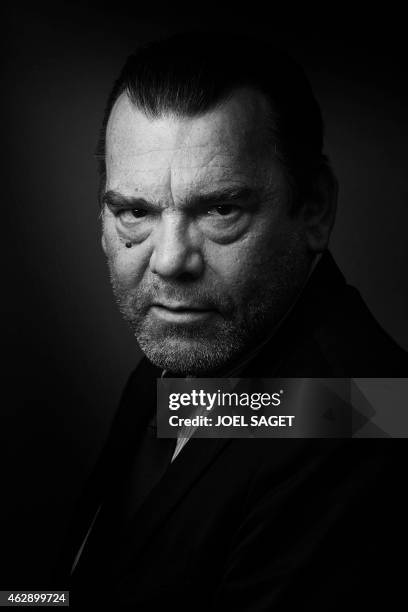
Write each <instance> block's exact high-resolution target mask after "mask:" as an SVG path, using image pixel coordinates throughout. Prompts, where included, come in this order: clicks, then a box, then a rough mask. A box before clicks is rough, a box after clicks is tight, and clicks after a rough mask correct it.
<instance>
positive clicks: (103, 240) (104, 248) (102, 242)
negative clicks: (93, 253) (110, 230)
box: [101, 233, 107, 255]
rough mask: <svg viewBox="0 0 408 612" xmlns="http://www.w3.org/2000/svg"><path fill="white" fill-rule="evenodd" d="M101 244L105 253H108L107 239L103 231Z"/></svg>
mask: <svg viewBox="0 0 408 612" xmlns="http://www.w3.org/2000/svg"><path fill="white" fill-rule="evenodd" d="M101 244H102V249H103V252H104V253H105V255H107V252H106V251H107V248H106V240H105V234H104V233H102V239H101Z"/></svg>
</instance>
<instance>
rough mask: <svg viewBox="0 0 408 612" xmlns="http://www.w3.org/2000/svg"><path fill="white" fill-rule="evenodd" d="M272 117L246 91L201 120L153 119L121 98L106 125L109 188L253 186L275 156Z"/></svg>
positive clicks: (258, 97) (257, 97)
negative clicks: (271, 139)
mask: <svg viewBox="0 0 408 612" xmlns="http://www.w3.org/2000/svg"><path fill="white" fill-rule="evenodd" d="M268 113H269V106H268V103H267V101H266V99H265V98H264V97H263V96H262V94H258V93H257V92H252V91H250V90H245V89H243V90H238V91H237V92H235V93H234V94H233V95H232V96H231V98H230V99H229V100H227V101H226V102H224V103H223V104H221V105H220V106H219V107H217V108H215V109H214V110H211V111H209V112H208V113H205V114H203V115H200V116H197V117H180V116H176V115H175V114H166V115H164V116H162V117H160V118H150V117H148V116H146V114H145V113H144V112H143V111H141V110H139V109H138V108H137V107H135V106H134V105H133V104H132V103H131V101H130V100H129V98H128V96H127V95H126V94H122V95H121V96H120V97H119V98H118V100H117V101H116V103H115V105H114V107H113V109H112V112H111V115H110V118H109V122H108V125H107V132H106V166H107V184H108V186H109V188H110V189H116V190H120V191H121V192H122V193H126V192H129V193H134V192H135V191H144V190H150V191H160V190H162V189H163V188H164V187H165V186H166V185H167V186H169V185H171V186H172V189H173V190H176V191H177V189H185V188H193V187H194V188H195V189H197V188H201V187H202V188H204V189H205V187H206V186H207V185H211V187H213V186H216V185H221V184H222V183H223V182H229V183H234V182H236V183H237V184H238V183H241V182H248V181H251V182H254V181H256V180H257V179H258V178H259V174H260V173H261V171H262V168H263V167H264V166H265V162H266V160H267V159H269V157H270V149H271V146H270V144H269V145H268V142H269V141H268V138H267V134H266V125H267V122H268Z"/></svg>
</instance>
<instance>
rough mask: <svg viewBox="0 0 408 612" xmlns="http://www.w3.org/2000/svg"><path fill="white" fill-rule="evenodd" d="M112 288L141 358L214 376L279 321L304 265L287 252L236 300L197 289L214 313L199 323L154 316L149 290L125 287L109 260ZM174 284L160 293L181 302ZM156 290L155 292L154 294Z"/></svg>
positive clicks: (183, 372)
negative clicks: (272, 272)
mask: <svg viewBox="0 0 408 612" xmlns="http://www.w3.org/2000/svg"><path fill="white" fill-rule="evenodd" d="M108 264H109V269H110V279H111V284H112V288H113V293H114V296H115V299H116V302H117V304H118V307H119V310H120V312H121V314H122V316H123V318H124V319H125V320H126V321H127V322H128V323H129V324H130V326H131V328H132V330H133V332H134V334H135V337H136V340H137V342H138V344H139V346H140V348H141V349H142V351H143V352H144V354H145V355H146V357H147V358H148V359H149V360H150V361H151V362H152V363H153V364H154V365H156V366H157V367H159V368H161V369H163V370H168V371H170V372H171V373H173V374H175V375H178V376H180V377H182V376H187V375H192V376H208V375H213V376H216V375H217V374H218V373H219V372H220V371H221V372H224V371H225V369H226V368H227V369H228V367H229V366H231V365H234V364H235V363H237V362H239V360H240V359H241V358H242V356H243V355H244V354H245V353H247V352H248V351H250V350H251V349H252V348H254V347H255V346H257V345H258V344H259V343H261V342H262V341H263V340H265V337H266V336H267V335H268V334H270V333H271V332H272V331H273V329H274V327H276V325H277V324H278V323H279V321H280V319H281V318H282V316H283V315H284V314H285V312H286V310H287V308H288V307H289V306H290V304H291V302H292V301H293V299H294V298H295V297H296V294H297V292H298V291H299V288H300V287H301V286H302V279H304V278H305V275H306V273H307V268H306V267H305V265H304V262H303V267H302V265H301V262H300V260H299V259H298V258H297V257H295V260H293V252H292V253H288V257H285V258H283V259H282V261H281V262H280V266H279V267H278V269H276V270H275V275H274V276H272V277H270V278H269V282H268V279H263V280H261V282H260V280H259V279H256V280H255V282H254V284H253V286H248V287H247V292H246V296H245V299H242V300H241V304H240V305H237V304H235V303H234V301H233V300H232V298H230V297H226V296H223V297H221V296H219V295H218V296H216V297H215V292H214V291H212V292H205V291H204V292H203V291H202V290H200V291H198V293H199V295H200V299H201V300H203V299H204V300H205V301H206V302H208V303H210V304H214V307H215V310H216V311H217V314H216V315H215V316H213V317H211V318H210V319H209V320H207V321H205V322H199V323H195V324H194V325H185V326H183V325H180V324H175V323H174V324H173V323H169V322H162V321H158V320H157V319H155V318H154V316H153V315H152V313H151V312H149V307H150V305H151V303H152V296H154V295H155V290H154V288H153V289H152V287H146V286H143V283H141V284H140V285H139V286H138V287H132V288H129V287H127V286H126V285H124V284H123V283H122V281H121V280H120V278H119V277H118V276H117V274H116V272H115V270H114V267H113V266H112V264H111V263H110V262H108ZM193 291H194V290H191V289H190V290H189V291H188V290H186V288H185V287H183V286H182V285H178V284H170V285H166V295H168V296H169V297H170V298H173V299H174V300H177V299H179V300H180V301H183V299H184V297H185V296H186V294H187V293H188V294H189V296H190V297H191V295H192V294H193ZM156 295H157V293H156Z"/></svg>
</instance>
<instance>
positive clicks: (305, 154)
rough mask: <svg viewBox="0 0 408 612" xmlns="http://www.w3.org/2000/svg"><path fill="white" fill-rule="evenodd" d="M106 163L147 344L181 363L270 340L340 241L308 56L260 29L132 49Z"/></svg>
mask: <svg viewBox="0 0 408 612" xmlns="http://www.w3.org/2000/svg"><path fill="white" fill-rule="evenodd" d="M268 53H269V55H267V54H268ZM100 163H101V203H102V206H103V248H104V251H105V253H106V255H107V259H108V264H109V268H110V273H111V279H112V284H113V289H114V293H115V296H116V298H117V301H118V304H119V307H120V309H121V312H122V314H123V315H124V317H125V319H126V320H127V321H129V322H130V324H131V325H132V328H133V329H134V332H135V335H136V338H137V340H138V342H139V344H140V346H141V348H142V350H143V351H144V352H145V354H146V355H147V357H148V358H149V359H150V360H151V361H153V362H154V363H155V364H156V365H158V366H159V367H162V368H165V369H169V370H171V371H173V372H175V373H178V374H180V375H185V374H189V373H190V374H207V373H215V372H216V371H217V370H218V369H220V368H223V367H225V366H228V364H232V363H233V362H234V361H235V360H237V359H239V358H240V356H241V355H242V354H244V353H245V352H246V351H247V350H249V349H250V348H251V347H252V346H254V345H256V344H257V343H259V342H260V341H261V340H262V339H263V338H264V337H265V334H267V333H269V332H270V330H272V329H273V328H274V327H275V326H276V325H277V324H278V322H279V320H280V319H281V318H282V317H283V316H284V314H285V312H286V311H287V309H288V308H289V307H290V305H291V304H292V302H293V300H294V299H295V298H296V296H297V294H298V293H299V291H300V289H301V288H302V286H303V284H304V282H305V280H306V278H307V274H308V272H309V269H310V265H311V262H312V261H313V258H314V257H315V255H316V253H318V252H319V251H322V250H324V249H325V248H326V246H327V242H328V238H329V234H330V230H331V227H332V224H333V220H334V211H335V181H334V179H333V177H332V174H331V172H330V169H329V167H328V165H327V162H326V159H325V157H324V156H323V155H322V121H321V117H320V112H319V108H318V106H317V103H316V102H315V100H314V98H313V95H312V93H311V91H310V88H309V85H308V83H307V81H306V79H305V77H304V75H303V73H302V72H301V71H300V69H299V68H298V67H297V66H296V65H295V64H294V63H293V62H292V61H291V60H290V59H289V58H287V57H286V56H284V55H282V54H281V53H278V52H277V51H276V50H273V51H272V50H270V49H268V47H265V46H263V45H256V44H255V43H254V42H253V41H252V42H251V41H246V40H242V39H235V38H228V39H226V38H225V37H222V38H221V37H213V38H211V39H209V38H206V37H203V36H201V37H200V36H195V37H191V36H185V35H184V36H178V37H175V38H173V39H169V40H167V41H162V42H158V43H155V44H153V45H150V46H149V47H146V48H144V49H141V50H140V51H139V52H138V53H137V54H136V55H135V56H132V57H131V58H129V60H128V62H127V64H126V65H125V68H124V70H123V71H122V74H121V76H120V77H119V80H118V81H117V83H116V84H115V87H114V89H113V92H112V94H111V97H110V100H109V102H108V107H107V111H106V116H105V121H104V127H103V131H102V139H101V145H100Z"/></svg>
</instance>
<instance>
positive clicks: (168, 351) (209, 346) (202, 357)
mask: <svg viewBox="0 0 408 612" xmlns="http://www.w3.org/2000/svg"><path fill="white" fill-rule="evenodd" d="M138 343H139V346H140V348H141V349H142V351H143V353H144V354H145V355H146V357H147V358H148V359H149V360H150V361H151V362H152V363H153V364H154V365H155V366H157V367H159V368H161V369H163V370H169V371H170V372H172V373H173V374H179V375H180V377H182V376H186V375H189V374H190V375H195V376H199V375H204V374H205V373H207V372H210V371H212V370H215V369H217V368H220V367H222V366H223V365H225V364H226V363H227V362H228V361H229V359H230V357H231V356H230V355H229V351H226V350H225V347H224V349H223V350H222V351H220V350H219V347H215V346H214V344H213V343H212V342H208V343H206V342H205V341H203V340H202V339H201V340H198V339H197V340H193V339H186V338H168V339H165V340H164V339H163V340H161V342H152V341H150V342H145V341H144V340H143V338H138Z"/></svg>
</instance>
